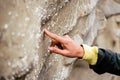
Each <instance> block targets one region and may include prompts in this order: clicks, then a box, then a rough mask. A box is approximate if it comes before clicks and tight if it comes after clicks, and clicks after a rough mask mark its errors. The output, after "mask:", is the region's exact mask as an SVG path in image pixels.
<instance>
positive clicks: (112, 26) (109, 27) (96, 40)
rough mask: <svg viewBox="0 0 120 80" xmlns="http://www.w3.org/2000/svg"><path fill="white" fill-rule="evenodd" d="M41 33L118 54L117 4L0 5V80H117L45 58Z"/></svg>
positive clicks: (25, 0) (119, 0) (19, 1)
mask: <svg viewBox="0 0 120 80" xmlns="http://www.w3.org/2000/svg"><path fill="white" fill-rule="evenodd" d="M44 28H46V29H48V30H49V31H51V32H53V33H56V34H58V35H60V36H63V35H65V34H68V35H69V36H70V37H71V38H72V39H73V40H74V41H75V42H76V43H77V44H83V43H84V44H88V45H90V46H98V47H102V48H106V49H111V50H114V51H116V52H119V53H120V0H0V80H120V77H119V76H115V75H111V74H108V73H105V74H102V75H98V74H96V73H95V72H94V71H92V70H91V69H90V68H89V66H88V64H87V63H86V62H85V61H83V60H80V59H77V58H67V57H63V56H61V55H57V54H50V53H49V51H48V46H49V45H50V42H51V40H50V38H48V37H47V36H45V35H44V33H43V29H44Z"/></svg>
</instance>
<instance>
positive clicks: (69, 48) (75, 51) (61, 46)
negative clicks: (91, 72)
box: [44, 29, 84, 58]
mask: <svg viewBox="0 0 120 80" xmlns="http://www.w3.org/2000/svg"><path fill="white" fill-rule="evenodd" d="M44 32H45V34H46V35H47V36H48V37H50V38H51V39H52V42H51V45H50V47H49V48H48V49H49V50H50V52H52V53H56V54H60V55H63V56H66V57H70V58H76V57H79V58H82V57H83V55H84V49H83V47H82V46H80V45H77V44H76V43H75V42H74V41H73V40H72V39H71V38H70V37H69V36H68V35H65V36H63V37H61V36H58V35H56V34H54V33H51V32H49V31H48V30H46V29H44Z"/></svg>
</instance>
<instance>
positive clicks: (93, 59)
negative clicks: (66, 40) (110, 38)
mask: <svg viewBox="0 0 120 80" xmlns="http://www.w3.org/2000/svg"><path fill="white" fill-rule="evenodd" d="M82 46H83V48H84V56H83V58H82V59H83V60H86V61H87V62H88V63H89V64H90V65H95V64H96V63H97V59H98V47H90V46H88V45H85V44H83V45H82Z"/></svg>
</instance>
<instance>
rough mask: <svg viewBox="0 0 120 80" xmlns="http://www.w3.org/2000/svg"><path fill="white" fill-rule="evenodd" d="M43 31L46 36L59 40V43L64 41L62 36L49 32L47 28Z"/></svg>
mask: <svg viewBox="0 0 120 80" xmlns="http://www.w3.org/2000/svg"><path fill="white" fill-rule="evenodd" d="M44 31H45V34H46V35H47V36H49V37H50V38H52V39H54V40H56V41H59V42H60V43H64V38H62V37H60V36H58V35H56V34H53V33H51V32H49V31H48V30H46V29H45V30H44Z"/></svg>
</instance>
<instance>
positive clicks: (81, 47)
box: [78, 45, 84, 59]
mask: <svg viewBox="0 0 120 80" xmlns="http://www.w3.org/2000/svg"><path fill="white" fill-rule="evenodd" d="M83 56H84V48H83V46H82V45H80V48H79V55H78V58H80V59H82V58H83Z"/></svg>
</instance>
